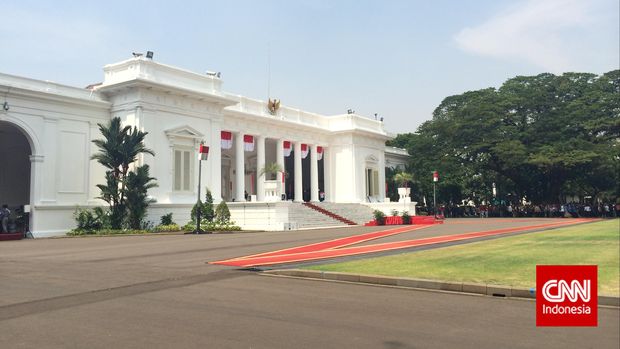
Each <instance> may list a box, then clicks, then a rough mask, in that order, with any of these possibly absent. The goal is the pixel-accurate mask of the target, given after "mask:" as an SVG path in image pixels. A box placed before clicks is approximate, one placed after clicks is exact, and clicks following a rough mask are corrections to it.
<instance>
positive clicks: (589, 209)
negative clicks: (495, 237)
mask: <svg viewBox="0 0 620 349" xmlns="http://www.w3.org/2000/svg"><path fill="white" fill-rule="evenodd" d="M429 213H432V208H430V209H429ZM437 214H439V215H442V216H444V217H448V218H457V217H481V218H487V217H547V218H553V217H555V218H560V217H574V218H577V217H602V218H609V217H620V203H618V204H613V203H603V202H602V203H597V204H588V203H575V202H569V203H566V204H546V205H543V204H540V205H533V204H528V205H521V204H519V205H515V204H507V205H479V206H449V205H448V206H444V205H442V206H440V207H438V208H437Z"/></svg>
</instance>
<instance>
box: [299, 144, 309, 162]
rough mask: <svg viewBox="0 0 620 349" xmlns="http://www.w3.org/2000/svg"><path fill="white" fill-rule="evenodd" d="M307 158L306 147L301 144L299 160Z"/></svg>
mask: <svg viewBox="0 0 620 349" xmlns="http://www.w3.org/2000/svg"><path fill="white" fill-rule="evenodd" d="M307 156H308V145H307V144H302V145H301V158H302V159H305V158H306V157H307Z"/></svg>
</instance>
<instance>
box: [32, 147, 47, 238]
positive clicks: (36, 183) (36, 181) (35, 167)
mask: <svg viewBox="0 0 620 349" xmlns="http://www.w3.org/2000/svg"><path fill="white" fill-rule="evenodd" d="M33 151H35V150H34V149H33ZM44 159H45V157H44V156H43V155H30V202H28V204H29V205H30V212H31V213H30V224H29V225H30V231H32V232H33V233H36V232H37V231H39V230H42V229H43V227H41V226H39V223H40V222H41V220H40V219H38V218H37V213H36V205H38V204H39V203H40V198H41V182H42V181H41V180H40V179H41V178H44V176H45V175H46V174H45V173H44V172H43V165H44V164H43V160H44Z"/></svg>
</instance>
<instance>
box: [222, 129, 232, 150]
mask: <svg viewBox="0 0 620 349" xmlns="http://www.w3.org/2000/svg"><path fill="white" fill-rule="evenodd" d="M232 143H233V142H232V132H228V131H222V149H230V148H232Z"/></svg>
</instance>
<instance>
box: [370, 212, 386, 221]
mask: <svg viewBox="0 0 620 349" xmlns="http://www.w3.org/2000/svg"><path fill="white" fill-rule="evenodd" d="M372 214H373V215H374V216H375V221H377V225H385V213H383V211H379V210H374V212H373V213H372Z"/></svg>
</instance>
